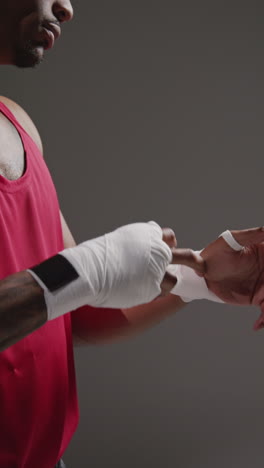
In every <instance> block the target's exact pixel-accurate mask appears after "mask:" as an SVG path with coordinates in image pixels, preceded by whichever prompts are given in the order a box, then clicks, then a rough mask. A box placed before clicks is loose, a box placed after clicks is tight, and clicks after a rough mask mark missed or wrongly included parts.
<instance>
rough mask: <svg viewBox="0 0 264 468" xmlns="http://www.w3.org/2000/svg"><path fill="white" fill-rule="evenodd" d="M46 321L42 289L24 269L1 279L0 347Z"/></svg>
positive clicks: (11, 343) (20, 337)
mask: <svg viewBox="0 0 264 468" xmlns="http://www.w3.org/2000/svg"><path fill="white" fill-rule="evenodd" d="M46 321H47V309H46V303H45V299H44V292H43V289H42V288H41V287H40V286H39V285H38V284H37V282H36V281H35V280H34V279H33V277H32V276H31V275H30V273H28V272H27V271H22V272H19V273H15V274H14V275H11V276H8V277H7V278H5V279H3V280H2V281H0V351H3V350H5V349H6V348H8V347H9V346H11V345H13V344H14V343H16V342H17V341H19V340H21V339H22V338H24V337H25V336H26V335H28V334H30V333H32V332H33V331H35V330H36V329H37V328H39V327H41V326H42V325H44V323H45V322H46Z"/></svg>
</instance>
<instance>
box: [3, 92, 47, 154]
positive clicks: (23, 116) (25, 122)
mask: <svg viewBox="0 0 264 468" xmlns="http://www.w3.org/2000/svg"><path fill="white" fill-rule="evenodd" d="M0 101H1V102H2V103H3V104H5V105H6V107H8V108H9V109H10V111H11V112H12V113H13V114H14V116H15V117H16V119H17V120H18V122H19V123H20V124H21V126H22V127H23V128H24V129H25V130H26V132H27V133H28V134H29V135H30V136H31V138H32V140H34V142H35V143H36V145H37V146H38V148H39V149H40V151H41V154H43V145H42V141H41V138H40V135H39V132H38V130H37V127H36V126H35V124H34V122H33V121H32V120H31V118H30V117H29V115H28V114H27V112H26V111H25V110H24V109H23V108H22V107H21V106H20V105H19V104H17V103H16V102H14V101H12V99H9V98H7V97H5V96H0Z"/></svg>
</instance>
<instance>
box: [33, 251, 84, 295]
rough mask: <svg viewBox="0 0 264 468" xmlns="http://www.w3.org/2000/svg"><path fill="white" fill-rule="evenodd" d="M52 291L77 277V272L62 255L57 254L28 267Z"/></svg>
mask: <svg viewBox="0 0 264 468" xmlns="http://www.w3.org/2000/svg"><path fill="white" fill-rule="evenodd" d="M29 270H32V271H34V273H35V274H36V275H37V276H38V277H39V278H40V279H41V281H43V283H44V284H45V286H47V288H48V290H49V291H51V292H53V291H56V289H59V288H62V287H63V286H66V285H67V284H69V283H71V282H72V281H74V280H76V279H77V278H79V274H78V273H77V271H76V270H75V268H74V267H73V266H72V264H71V263H70V262H69V260H67V258H65V257H64V256H63V255H60V254H57V255H54V257H51V258H48V259H47V260H44V262H42V263H40V264H38V265H36V266H34V267H33V268H29Z"/></svg>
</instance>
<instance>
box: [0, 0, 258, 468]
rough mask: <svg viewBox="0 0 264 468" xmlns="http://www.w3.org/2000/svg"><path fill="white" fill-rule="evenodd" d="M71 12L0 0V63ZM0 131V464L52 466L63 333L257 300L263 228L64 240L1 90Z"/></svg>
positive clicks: (64, 374) (74, 418)
mask: <svg viewBox="0 0 264 468" xmlns="http://www.w3.org/2000/svg"><path fill="white" fill-rule="evenodd" d="M72 16H73V11H72V6H71V3H70V2H69V1H68V0H8V1H6V2H0V63H2V64H10V65H16V66H18V67H34V66H36V65H38V64H39V63H40V62H41V61H42V59H43V57H44V55H45V51H46V50H47V49H50V48H52V47H53V45H54V42H55V40H56V39H57V38H58V37H59V36H60V33H61V27H62V25H63V23H65V22H67V21H69V20H70V19H71V18H72ZM0 140H1V146H0V206H1V210H0V256H1V264H0V278H1V280H0V349H1V351H2V352H1V354H0V373H1V386H0V412H1V421H2V425H1V428H2V429H0V466H1V467H5V468H9V467H10V468H11V467H14V466H16V467H22V466H23V468H35V467H36V466H37V467H38V468H49V467H50V468H52V467H54V465H55V464H56V463H57V465H56V466H57V467H59V466H62V461H61V456H62V455H63V453H64V451H65V450H66V448H67V446H68V444H69V441H70V440H71V437H72V435H73V433H74V431H75V429H76V427H77V424H78V403H77V394H76V385H75V371H74V360H73V349H72V344H73V342H74V343H79V344H80V343H82V344H86V343H89V342H101V341H107V340H113V339H117V338H119V337H122V336H127V335H130V334H132V333H136V332H138V331H140V330H143V329H145V328H146V327H149V326H151V325H153V324H155V323H157V322H159V321H161V320H162V319H163V318H165V317H166V316H168V315H170V314H172V313H175V312H176V311H177V310H179V309H180V308H182V307H183V306H184V304H185V302H188V301H190V300H192V299H195V298H208V299H211V300H216V301H224V302H231V303H235V304H243V303H247V304H251V303H253V304H256V305H260V306H261V307H262V301H263V299H264V292H263V288H262V283H263V278H262V275H263V273H262V270H263V246H262V244H261V243H262V242H264V232H263V230H262V229H261V228H257V229H253V230H249V231H236V232H234V231H232V232H229V231H228V232H227V233H224V234H223V235H222V236H221V237H220V238H219V239H217V240H216V241H214V242H213V243H212V244H210V245H209V246H208V247H206V248H205V249H204V250H203V251H202V252H201V254H199V253H195V252H193V251H192V250H181V249H177V248H176V239H175V236H174V234H173V233H172V232H171V231H170V230H162V229H161V228H160V226H159V225H158V224H157V223H155V222H149V223H135V224H133V225H128V226H123V227H121V228H118V229H116V230H115V231H113V232H111V233H107V234H105V235H103V236H101V237H99V238H97V239H92V240H89V241H85V242H83V243H81V244H80V245H78V246H75V242H74V240H73V238H72V235H71V233H70V231H69V229H68V227H67V225H66V223H65V220H64V218H63V216H62V214H61V212H60V208H59V204H58V199H57V195H56V190H55V187H54V185H53V182H52V180H51V176H50V173H49V171H48V168H47V166H46V164H45V162H44V159H43V157H42V144H41V140H40V136H39V134H38V132H37V129H36V127H35V126H34V124H33V122H32V121H31V119H30V118H29V116H28V115H27V114H26V113H25V111H23V109H21V107H20V106H19V105H18V104H16V103H14V102H13V101H11V100H9V99H7V98H4V97H1V98H0ZM87 219H88V215H87ZM179 265H181V266H179ZM190 267H191V268H193V269H194V270H195V271H196V272H194V271H193V270H191V268H190ZM197 273H199V275H198V274H197ZM175 283H176V284H175ZM208 287H209V288H210V289H208ZM170 291H171V292H172V294H169V293H170ZM161 296H164V297H161ZM157 298H158V299H157ZM154 299H157V300H154ZM68 312H71V313H70V314H69V313H68ZM260 326H261V320H260V321H259V322H258V323H257V324H256V327H260Z"/></svg>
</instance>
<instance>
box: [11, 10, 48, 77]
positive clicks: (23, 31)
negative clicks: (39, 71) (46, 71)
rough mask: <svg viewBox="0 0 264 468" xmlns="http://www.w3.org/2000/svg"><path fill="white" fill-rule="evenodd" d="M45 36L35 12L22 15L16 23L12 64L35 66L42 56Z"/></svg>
mask: <svg viewBox="0 0 264 468" xmlns="http://www.w3.org/2000/svg"><path fill="white" fill-rule="evenodd" d="M44 50H45V36H43V31H42V28H41V21H40V18H39V16H38V15H37V14H36V13H35V14H34V13H33V14H31V15H28V16H26V17H24V18H23V19H22V20H21V21H20V22H19V24H18V29H17V36H16V37H15V38H14V42H13V64H14V65H16V66H17V67H21V68H26V67H36V66H37V65H39V64H40V63H41V62H42V60H43V57H44Z"/></svg>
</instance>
